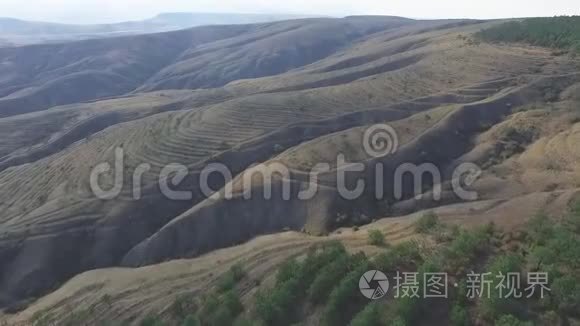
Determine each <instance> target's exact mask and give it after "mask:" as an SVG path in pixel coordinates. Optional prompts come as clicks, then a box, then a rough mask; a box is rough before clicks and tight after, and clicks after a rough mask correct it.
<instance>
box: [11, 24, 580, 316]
mask: <svg viewBox="0 0 580 326" xmlns="http://www.w3.org/2000/svg"><path fill="white" fill-rule="evenodd" d="M503 23H504V22H502V21H492V22H486V21H472V20H439V21H420V20H409V19H404V18H397V17H374V16H373V17H347V18H344V19H330V18H322V19H305V20H295V21H284V22H274V23H266V24H251V25H235V26H207V27H198V28H193V29H190V30H184V31H178V32H168V33H161V34H152V35H145V36H133V37H122V38H111V39H102V40H90V41H81V42H72V43H66V44H61V45H36V46H30V47H21V48H15V49H3V50H0V63H1V62H4V63H5V64H3V65H0V67H2V68H0V69H2V72H4V74H3V75H2V76H3V77H2V78H3V79H2V82H1V83H0V91H1V92H2V94H4V97H3V98H2V99H0V135H1V137H0V189H1V191H0V211H1V212H2V213H1V214H0V266H1V273H0V307H3V308H5V311H6V312H10V313H15V314H12V315H9V316H6V318H7V320H8V321H9V322H10V323H14V324H17V323H22V324H23V325H27V324H30V323H35V322H36V323H39V324H40V325H42V323H45V324H46V323H48V324H50V323H60V324H65V323H66V322H69V323H72V324H79V323H80V324H83V323H86V324H89V325H98V324H99V323H108V322H111V321H115V322H127V323H130V324H135V325H140V324H142V322H143V321H145V322H150V323H151V322H155V320H157V319H162V320H165V321H166V322H168V323H169V324H170V325H173V324H177V323H178V322H179V323H181V322H182V321H183V319H185V317H186V315H187V314H192V315H195V316H197V317H199V318H201V319H203V320H206V319H207V318H209V316H213V311H212V312H211V313H208V314H205V315H204V314H203V312H202V311H200V310H198V309H196V308H195V307H198V308H201V307H203V306H204V302H200V298H202V297H206V296H208V295H209V293H210V292H211V291H213V289H214V286H217V285H218V283H220V282H221V280H222V276H224V275H225V276H224V277H230V278H233V279H235V281H234V285H232V284H231V283H232V282H231V281H230V282H229V284H230V285H228V287H227V291H224V292H223V293H222V292H219V295H218V297H217V298H215V297H214V298H213V299H212V300H214V301H215V300H220V299H224V298H226V295H227V298H228V300H230V299H231V301H232V302H234V303H236V300H235V297H236V296H237V297H239V298H240V299H241V306H242V308H240V304H237V303H236V304H235V305H232V306H233V307H234V308H235V309H233V310H232V311H235V313H234V312H232V311H221V313H222V314H221V315H220V316H222V317H223V316H224V315H225V316H226V317H227V316H228V315H229V317H228V318H231V317H242V318H246V319H250V320H254V319H255V318H257V316H258V315H259V314H260V313H259V308H258V307H259V306H260V305H258V304H257V303H258V302H260V300H261V299H259V298H260V296H257V295H256V292H257V291H259V292H260V293H261V294H262V295H263V294H264V291H268V290H266V289H271V286H273V284H274V283H273V282H276V281H275V280H274V276H273V275H275V274H276V271H277V270H278V269H280V268H281V267H282V266H284V262H285V261H286V260H287V259H289V258H292V257H302V256H304V255H305V254H306V253H307V252H308V248H310V247H311V246H312V245H316V244H321V243H323V242H327V241H328V240H339V241H341V242H343V243H344V245H345V247H346V249H347V250H349V251H350V252H351V253H354V252H356V251H359V250H362V251H364V252H365V254H366V255H367V256H368V257H372V256H374V255H375V254H380V253H386V252H383V251H380V250H379V248H377V247H376V246H375V245H369V244H368V242H367V241H368V235H367V232H365V231H369V230H372V229H379V230H381V231H382V232H383V233H384V234H385V235H386V241H387V242H388V243H392V244H397V243H399V242H401V241H403V240H408V239H416V240H421V241H423V242H425V246H426V247H427V249H429V248H431V249H429V250H427V251H425V252H421V253H420V255H419V256H420V257H419V258H418V259H419V260H414V261H413V262H412V264H411V265H410V266H406V267H408V268H409V270H412V271H415V270H417V269H418V268H419V267H420V266H421V265H422V264H423V262H424V260H425V258H426V257H429V254H430V253H432V252H438V251H437V250H439V249H441V250H443V251H445V250H446V249H444V248H446V246H448V245H450V243H453V240H454V239H455V238H456V237H458V235H460V234H462V233H453V234H452V235H450V237H451V238H450V239H448V240H444V241H442V242H441V241H440V242H439V243H437V238H440V237H439V236H437V235H436V234H425V233H421V232H416V231H415V227H414V223H415V221H416V219H419V218H420V216H422V215H423V214H425V213H426V212H430V211H434V212H435V213H436V214H437V216H439V218H440V220H441V221H442V222H443V223H445V224H456V225H458V226H461V227H462V228H465V229H470V228H474V227H477V226H482V225H486V224H487V223H488V222H494V223H495V225H496V226H497V227H498V228H499V229H501V231H500V233H498V234H496V235H494V237H496V236H497V239H495V240H494V241H496V242H501V244H499V243H495V244H493V245H492V246H486V247H485V248H484V249H485V250H484V251H482V252H485V253H487V254H490V255H491V256H494V257H495V256H499V257H501V255H500V254H498V252H500V251H501V252H503V253H506V252H509V251H510V250H511V249H506V247H505V246H508V245H510V243H511V242H510V241H508V240H507V239H506V237H512V236H513V237H516V234H517V233H518V232H520V231H522V230H524V228H525V225H526V224H527V221H528V220H529V219H530V218H531V217H533V216H534V215H535V214H536V213H537V212H538V211H542V212H545V213H546V215H551V216H555V217H554V218H557V217H560V216H563V215H564V214H567V210H568V208H569V206H570V205H571V204H572V203H574V202H575V201H576V200H577V199H578V196H579V191H580V170H579V168H580V165H579V164H578V163H579V162H580V152H579V151H578V148H577V146H575V145H574V144H577V143H578V141H579V140H580V139H578V137H579V135H580V133H579V132H578V130H579V129H578V128H579V127H580V124H579V122H580V111H578V109H577V108H578V103H579V101H580V98H579V97H578V96H577V93H578V89H579V87H580V71H579V69H580V60H579V59H578V58H576V57H574V56H567V55H566V56H564V55H556V54H555V53H554V51H553V50H552V49H550V48H543V47H535V46H530V45H526V44H520V43H501V44H498V43H489V42H482V41H479V40H478V39H477V35H476V34H477V33H478V32H480V31H481V30H482V29H483V30H486V29H488V28H495V27H497V26H501V24H503ZM336 31H341V32H340V33H337V32H336ZM57 54H58V55H57ZM65 58H66V60H65ZM6 63H8V64H6ZM118 79H119V80H118ZM87 85H89V86H90V88H87ZM23 103H25V104H23ZM384 123H387V124H389V125H390V126H391V127H392V128H394V130H395V131H396V134H397V138H398V148H397V150H396V151H395V152H394V153H391V155H388V156H381V157H375V156H372V155H370V153H369V152H368V151H367V150H366V149H365V147H364V146H362V144H363V140H364V138H365V132H366V131H367V130H368V129H369V127H371V126H374V125H375V124H384ZM120 151H122V152H123V160H122V162H121V163H120V165H115V162H116V161H115V158H116V155H117V153H119V152H120ZM340 155H343V156H344V158H345V159H346V161H348V162H353V163H361V164H362V166H363V169H362V170H360V171H356V172H352V173H351V174H350V175H349V176H348V178H346V180H345V182H346V187H347V188H348V189H354V188H355V186H356V185H357V184H358V182H359V181H361V180H362V181H364V182H365V183H366V184H367V185H368V187H367V188H365V189H364V191H363V192H362V194H361V195H360V196H358V197H357V198H356V199H346V198H345V197H344V196H343V195H342V193H341V189H343V188H344V187H343V186H342V185H340V184H339V181H338V180H337V178H336V174H337V171H340V170H341V169H344V166H339V165H338V164H337V161H336V160H337V157H339V156H340ZM105 162H108V163H111V165H112V166H117V167H122V171H119V172H121V174H120V175H119V176H120V177H122V178H123V182H121V183H120V185H121V188H120V189H119V190H120V191H119V193H118V195H117V196H113V198H110V199H104V198H98V197H97V196H96V195H95V193H94V191H93V189H92V187H91V185H90V180H91V174H92V172H93V170H94V168H95V167H96V166H97V165H98V164H100V163H105ZM143 163H147V164H148V166H147V168H146V169H144V170H142V167H143V166H142V164H143ZM173 163H179V164H182V165H183V166H184V167H185V168H186V169H187V173H185V174H184V178H183V180H181V182H177V183H174V184H172V185H171V186H172V188H171V189H173V190H180V191H188V192H190V194H191V195H190V196H189V197H185V198H183V200H172V199H170V198H168V197H167V196H165V193H164V191H163V189H162V188H161V186H160V180H161V181H163V180H168V179H166V178H170V177H171V175H166V176H164V177H160V175H162V171H163V169H164V167H166V166H167V165H169V164H173ZM211 163H221V164H224V165H225V166H226V167H227V168H228V169H229V171H231V173H232V180H226V179H224V178H210V179H209V181H208V182H209V184H210V185H211V188H212V189H213V190H214V191H215V193H213V194H211V195H208V194H207V193H204V191H203V189H202V187H201V186H200V180H202V178H203V173H202V171H203V170H204V168H205V167H206V166H208V165H209V164H211ZM257 163H263V165H259V166H256V164H257ZM319 163H328V166H329V170H328V171H326V172H322V173H320V174H319V176H318V179H317V180H316V181H314V182H313V181H312V180H310V179H309V174H308V173H309V171H310V169H311V168H312V167H314V166H315V165H316V164H319ZM426 163H430V164H434V165H435V166H437V167H438V169H439V171H441V179H440V180H439V181H437V180H435V179H425V180H422V182H421V183H420V185H419V186H416V185H415V184H414V182H413V181H414V180H411V179H403V180H402V181H401V183H400V186H401V188H400V192H401V193H400V194H399V195H397V193H396V190H395V189H392V188H389V187H385V189H384V194H383V195H384V196H383V197H382V198H377V197H376V193H375V191H374V190H376V186H377V183H379V180H380V181H384V182H385V184H386V185H392V184H395V181H396V180H395V176H393V175H388V174H387V175H384V180H383V179H377V178H376V175H375V174H374V173H373V172H374V171H375V170H374V169H373V167H376V166H377V165H378V164H381V165H382V166H383V167H384V169H385V170H384V171H391V172H392V171H394V170H395V169H396V168H397V167H399V166H401V165H404V164H415V165H420V164H426ZM463 163H470V164H476V165H477V166H478V167H479V168H480V170H481V171H480V172H481V173H480V175H479V176H478V178H476V179H475V180H473V182H469V183H468V184H466V185H464V186H465V187H466V188H467V190H470V191H474V192H476V193H477V198H472V199H470V200H465V199H464V198H461V197H460V196H459V195H458V194H457V193H456V192H455V191H454V190H455V188H454V187H455V184H456V182H463V181H464V180H459V181H458V180H457V179H458V177H457V176H456V175H455V174H454V173H453V172H454V171H455V170H456V168H457V166H460V165H461V164H463ZM280 164H282V165H283V166H286V167H287V168H288V171H287V172H288V173H287V174H277V173H273V175H272V178H269V179H266V178H265V177H260V176H259V175H258V176H256V175H255V173H256V171H261V172H272V171H276V169H277V168H278V167H279V165H280ZM136 171H140V172H139V173H141V174H140V176H141V185H142V187H141V188H140V192H139V195H140V196H139V198H135V190H134V187H133V186H134V183H135V179H134V176H135V172H136ZM114 179H115V174H114V173H112V171H110V173H107V174H105V175H103V176H102V177H101V178H100V186H101V188H103V189H111V188H112V187H113V186H115V184H116V183H115V180H114ZM247 180H254V181H262V182H261V183H258V184H255V185H252V187H251V189H252V192H253V196H251V198H245V196H244V193H245V192H246V191H248V188H247V187H246V186H245V184H244V183H245V182H246V181H247ZM286 182H287V183H288V184H289V191H290V195H291V196H290V198H289V199H285V198H283V196H282V193H283V187H282V186H283V185H284V184H285V183H286ZM313 183H315V184H317V185H318V186H319V192H318V193H317V194H316V196H314V197H311V198H308V199H301V198H299V197H298V196H297V193H298V192H300V191H301V190H304V189H306V188H307V187H309V186H311V185H312V184H313ZM270 186H272V192H273V197H272V198H270V199H268V198H265V197H264V196H263V194H264V192H266V191H267V189H268V188H269V187H270ZM230 189H231V190H232V198H225V196H220V195H224V194H226V193H227V192H228V191H229V190H230ZM438 189H441V192H440V193H441V198H437V197H438V196H437V195H436V192H437V190H438ZM416 191H419V194H421V196H418V194H417V193H416ZM361 230H362V231H361ZM449 230H450V229H449ZM566 232H567V233H566V234H567V235H570V237H571V238H574V239H575V237H576V235H573V236H572V235H571V233H569V232H568V231H566ZM501 234H505V235H504V238H502V237H501ZM447 238H449V237H447ZM447 238H446V239H447ZM470 239H471V238H470ZM489 240H490V241H491V239H489ZM520 240H521V239H520ZM486 241H487V240H486ZM502 241H503V242H502ZM516 242H518V245H526V246H527V245H534V244H533V243H529V242H523V241H519V240H518V241H516ZM504 245H505V246H504ZM340 257H342V258H341V259H345V260H348V261H350V259H356V257H355V258H352V257H350V255H349V256H348V257H347V256H346V255H344V256H342V254H341V256H340ZM415 258H417V257H415ZM236 262H239V263H241V265H242V266H243V268H244V270H246V276H243V277H241V278H240V277H239V275H238V276H235V275H233V274H228V272H227V271H228V270H229V268H230V267H231V266H233V265H234V264H235V263H236ZM487 262H488V261H487V260H481V261H469V262H468V264H467V265H466V266H467V267H472V266H473V267H474V268H475V267H479V266H481V265H480V264H485V263H487ZM490 262H491V260H490ZM445 264H447V263H445ZM370 266H371V265H369V266H368V267H370ZM397 267H400V266H398V265H397ZM557 267H558V268H560V267H562V266H559V265H558V266H557ZM300 268H302V267H300ZM562 268H565V267H562ZM232 273H234V274H236V275H237V272H232ZM228 275H229V276H228ZM247 275H250V276H251V277H250V278H248V277H247ZM296 275H301V274H296ZM314 275H316V274H315V273H313V274H312V276H314ZM341 275H342V274H341ZM359 277H360V276H359ZM240 281H241V283H239V282H240ZM338 281H340V279H337V282H338ZM356 281H358V278H357V279H356ZM357 284H358V283H357ZM232 288H235V293H234V292H231V291H230V290H232ZM349 289H350V288H349ZM303 290H304V289H303ZM303 290H301V291H302V292H300V293H303V294H301V295H304V293H306V292H305V291H306V290H304V291H303ZM327 290H328V291H330V290H332V291H334V290H333V288H332V287H330V288H328V289H327ZM228 291H229V292H228ZM273 293H275V292H273ZM328 293H330V292H328ZM232 295H233V296H234V297H233V298H232ZM182 296H188V299H187V300H185V301H184V300H182V299H181V297H182ZM222 296H223V297H222ZM191 297H193V299H191ZM266 298H269V297H266ZM300 298H301V299H299V300H298V301H299V302H298V303H299V304H298V305H297V306H300V307H303V308H304V311H303V312H302V313H303V314H298V318H297V321H302V322H304V323H305V324H307V325H317V324H319V322H320V321H321V318H323V317H324V316H323V314H325V312H324V311H325V310H324V309H325V307H326V306H327V305H326V304H327V302H326V301H324V300H322V299H321V300H322V301H319V302H318V301H317V302H318V304H319V305H318V306H316V305H311V302H310V301H308V300H307V299H305V297H300ZM190 299H191V300H190ZM274 299H275V298H273V299H268V300H262V301H261V302H274V303H276V302H277V301H276V300H274ZM210 301H211V300H210ZM175 302H177V303H180V302H182V303H184V307H181V304H176V303H175ZM265 306H266V307H268V306H267V305H265ZM279 306H280V307H287V305H284V304H279ZM280 307H274V308H272V309H273V310H274V311H285V310H284V309H278V308H280ZM336 307H340V306H336ZM412 307H414V305H412ZM477 307H478V306H477V304H476V305H475V306H473V305H471V304H469V305H464V306H461V307H460V308H463V310H467V313H468V314H469V315H470V316H479V315H478V314H479V310H478V308H477ZM550 307H552V308H550V309H559V308H557V307H556V308H554V307H553V306H550ZM371 308H372V307H371ZM371 308H368V309H371ZM180 309H181V310H180ZM240 309H241V310H240ZM209 310H211V309H209ZM449 310H450V309H443V308H441V309H434V310H433V311H434V312H438V311H443V312H442V316H443V317H442V319H441V324H445V323H446V322H447V321H448V318H450V317H449ZM463 310H462V311H463ZM176 311H177V313H176ZM179 311H181V312H179ZM361 311H365V308H364V305H353V306H352V311H351V310H348V309H344V311H343V312H344V313H345V314H346V315H347V316H346V317H345V318H344V324H346V323H347V322H348V321H350V320H351V319H353V318H355V316H356V314H358V313H359V312H361ZM531 311H533V312H537V311H536V310H534V309H532V310H531ZM262 312H263V311H262ZM372 312H373V311H372V310H371V311H370V313H369V314H371V315H372ZM183 313H186V315H182V314H183ZM256 313H258V315H256ZM176 314H178V315H179V314H181V315H179V316H177V315H176ZM148 316H149V317H151V318H147V317H148ZM425 316H431V315H429V314H426V315H425ZM274 317H275V318H279V316H278V317H276V316H274ZM363 317H364V316H363ZM363 317H360V318H363ZM495 317H496V316H494V317H493V318H491V319H488V320H484V319H482V322H483V323H484V324H493V322H494V321H495ZM497 317H498V318H499V317H502V316H497ZM543 317H544V316H543V315H542V318H543ZM192 318H193V317H192ZM212 318H213V317H212ZM260 318H261V319H263V321H265V322H268V321H270V322H271V321H272V320H279V319H275V318H274V319H268V318H269V317H268V318H264V316H263V315H262V317H260ZM357 318H358V317H357ZM365 318H366V317H365ZM401 318H403V317H401ZM478 318H479V317H478ZM506 318H509V317H506ZM566 318H571V319H573V318H574V316H569V315H566ZM431 319H432V320H435V318H431ZM528 319H533V318H528ZM152 320H153V321H152ZM227 320H229V321H230V322H231V319H227ZM478 320H479V319H478ZM537 320H541V319H537ZM403 321H407V320H406V319H405V320H403ZM407 322H408V321H407ZM226 324H230V323H229V322H226ZM331 324H332V323H331Z"/></svg>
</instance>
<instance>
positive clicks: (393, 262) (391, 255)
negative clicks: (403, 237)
mask: <svg viewBox="0 0 580 326" xmlns="http://www.w3.org/2000/svg"><path fill="white" fill-rule="evenodd" d="M421 262H422V257H421V248H419V245H418V244H417V242H414V241H406V242H403V243H400V244H398V245H396V246H393V247H392V248H391V249H390V250H389V251H388V252H385V253H381V254H379V255H377V256H376V257H375V258H374V260H373V263H374V265H375V267H376V269H378V270H381V271H383V272H387V271H395V270H396V269H397V268H398V267H400V266H401V265H405V266H409V265H419V264H420V263H421Z"/></svg>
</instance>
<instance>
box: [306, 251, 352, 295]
mask: <svg viewBox="0 0 580 326" xmlns="http://www.w3.org/2000/svg"><path fill="white" fill-rule="evenodd" d="M350 260H351V259H350V257H349V256H348V255H347V254H344V255H343V256H341V257H339V258H338V259H337V260H336V261H334V262H332V263H330V264H328V265H326V266H325V267H324V268H322V269H321V270H320V272H319V273H318V275H317V276H316V278H315V279H314V281H313V282H312V285H311V286H310V288H309V289H308V297H309V298H310V300H311V301H312V302H314V303H321V302H323V301H325V300H326V299H327V298H328V295H329V294H330V292H331V291H332V288H333V287H334V286H335V285H336V284H337V283H338V282H339V281H340V280H341V279H342V278H343V277H344V276H345V275H346V273H348V271H349V261H350Z"/></svg>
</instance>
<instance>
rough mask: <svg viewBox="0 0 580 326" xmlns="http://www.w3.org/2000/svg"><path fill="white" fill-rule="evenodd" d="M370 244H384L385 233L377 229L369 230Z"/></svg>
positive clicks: (380, 245) (379, 245)
mask: <svg viewBox="0 0 580 326" xmlns="http://www.w3.org/2000/svg"><path fill="white" fill-rule="evenodd" d="M368 242H369V244H370V245H373V246H377V247H382V246H384V245H385V244H386V242H385V235H384V234H383V233H382V232H381V231H379V230H369V240H368Z"/></svg>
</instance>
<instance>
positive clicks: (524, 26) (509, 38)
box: [476, 16, 580, 51]
mask: <svg viewBox="0 0 580 326" xmlns="http://www.w3.org/2000/svg"><path fill="white" fill-rule="evenodd" d="M476 37H477V38H479V39H481V40H484V41H488V42H523V43H528V44H531V45H537V46H544V47H551V48H557V49H566V50H570V51H575V50H576V49H578V48H580V46H579V45H580V16H561V17H550V18H548V17H546V18H530V19H525V20H523V21H512V22H507V23H504V24H500V25H498V26H494V27H491V28H488V29H485V30H482V31H480V32H479V33H477V34H476Z"/></svg>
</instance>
